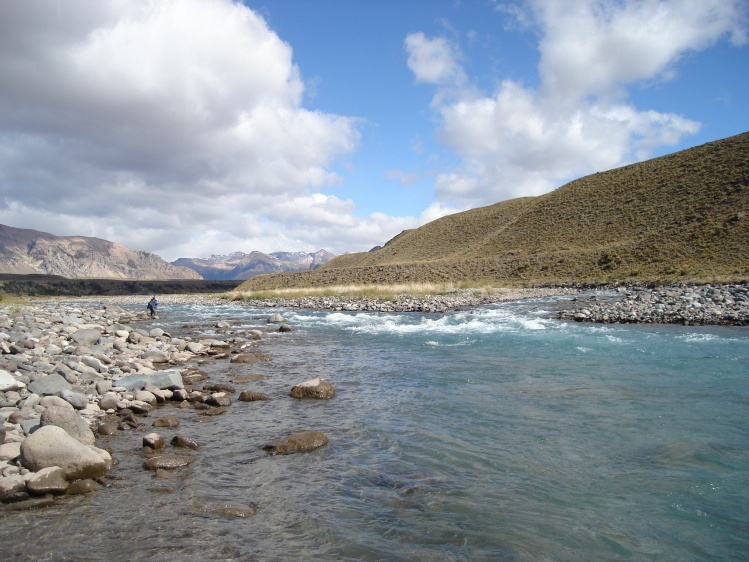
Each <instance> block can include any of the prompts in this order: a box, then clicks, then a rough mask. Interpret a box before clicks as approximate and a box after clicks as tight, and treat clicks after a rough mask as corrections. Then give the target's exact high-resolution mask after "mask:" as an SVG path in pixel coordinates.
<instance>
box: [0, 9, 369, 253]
mask: <svg viewBox="0 0 749 562" xmlns="http://www.w3.org/2000/svg"><path fill="white" fill-rule="evenodd" d="M292 54H293V53H292V49H291V47H290V46H289V45H288V44H286V43H285V42H284V41H282V40H281V39H280V38H279V37H278V36H277V35H276V34H275V33H274V32H273V31H272V30H271V29H269V27H268V25H267V23H266V22H265V20H264V19H263V18H262V17H260V16H259V15H258V14H257V13H255V12H253V11H252V10H250V9H248V8H247V7H245V6H244V5H242V4H240V3H237V2H233V1H232V0H159V1H158V2H152V1H148V0H132V1H123V0H66V1H64V2H62V1H52V0H24V1H23V2H2V3H0V76H2V81H1V82H0V186H1V187H2V190H1V191H0V222H2V223H4V224H11V225H13V226H19V227H28V228H37V229H39V230H46V231H51V232H54V233H55V234H84V235H91V236H100V237H105V238H109V239H112V240H115V241H117V242H119V243H122V244H125V245H127V246H130V247H134V248H137V249H145V250H151V251H156V252H158V253H160V254H161V255H163V256H164V257H167V258H169V259H173V258H176V257H180V256H200V255H201V252H203V251H205V249H208V248H209V246H210V251H211V253H214V252H217V251H230V250H232V249H243V250H250V249H261V250H265V251H274V250H278V249H282V248H283V249H285V248H286V247H284V246H275V244H276V243H278V244H283V243H285V242H287V241H289V240H294V241H295V245H294V246H293V247H292V249H297V248H299V244H300V242H298V241H299V240H303V241H304V242H303V244H304V246H305V247H309V248H310V249H312V248H315V246H317V245H320V246H321V245H323V244H325V245H329V246H328V249H331V250H334V251H335V250H336V247H334V245H333V244H334V242H335V241H334V240H330V239H325V238H322V237H320V236H316V234H315V232H314V231H305V230H304V228H305V227H304V226H302V225H303V224H306V228H313V227H314V226H315V225H317V224H319V222H320V221H323V222H325V221H327V222H329V223H333V224H335V223H338V222H342V223H343V224H349V223H350V222H351V221H352V218H351V216H350V214H347V213H350V212H351V211H352V209H351V205H345V206H343V207H342V206H341V205H340V203H339V202H335V201H334V200H331V201H329V202H327V203H326V202H325V201H324V199H325V196H321V195H319V194H316V192H318V191H320V190H324V189H327V188H330V187H331V186H336V185H337V184H339V183H340V182H341V178H340V177H339V176H338V175H337V174H336V173H335V172H334V171H333V164H334V162H335V161H336V160H337V159H338V158H340V157H342V156H344V155H347V154H349V153H351V152H352V151H354V150H355V149H356V147H357V145H358V143H359V132H358V130H357V119H355V118H352V117H347V116H341V115H334V114H329V113H322V112H318V111H311V110H308V109H305V108H304V107H303V105H302V98H303V93H304V83H303V80H302V78H301V75H300V71H299V69H298V68H297V66H296V65H295V64H294V62H293V58H292ZM318 197H322V198H323V201H322V202H321V203H318V204H314V205H312V206H311V210H312V211H314V212H315V216H316V217H317V218H316V219H315V220H314V221H307V222H306V223H303V221H300V222H299V223H298V226H297V227H293V228H291V229H289V228H284V225H283V224H282V223H280V222H277V221H279V220H281V217H280V215H279V209H283V208H284V207H285V206H286V207H288V206H289V205H297V208H298V209H304V204H305V203H306V202H307V201H308V200H312V201H314V200H316V198H318ZM338 211H341V212H342V213H343V215H340V216H339V215H337V212H338ZM313 223H314V224H313ZM294 229H296V232H293V233H291V234H288V233H287V234H280V233H281V232H282V231H287V232H288V231H289V230H294ZM253 242H258V243H260V244H261V246H262V247H257V248H255V247H251V246H250V244H252V243H253ZM339 242H340V240H339ZM213 243H216V244H217V246H215V247H214V246H211V244H213ZM235 243H236V244H237V245H238V246H239V247H237V246H235V247H233V248H232V247H230V244H235ZM338 246H339V247H341V248H342V247H343V245H342V244H340V243H339V244H338ZM315 249H318V248H315Z"/></svg>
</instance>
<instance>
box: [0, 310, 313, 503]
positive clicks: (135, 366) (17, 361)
mask: <svg viewBox="0 0 749 562" xmlns="http://www.w3.org/2000/svg"><path fill="white" fill-rule="evenodd" d="M174 298H176V297H174ZM170 300H171V299H170V298H167V299H162V302H164V301H170ZM189 300H193V301H202V300H203V299H202V297H197V296H192V297H189ZM13 308H14V309H13V310H9V309H7V308H2V307H0V502H1V503H2V505H3V506H4V509H5V510H20V509H29V508H34V507H40V506H45V505H49V504H51V503H54V502H55V501H56V497H58V496H63V495H71V494H81V493H89V492H92V491H95V490H96V489H97V488H99V487H100V486H102V485H108V482H107V478H108V473H109V471H110V470H111V468H112V466H113V464H115V463H116V462H117V459H116V458H114V459H113V458H112V456H111V455H110V452H111V450H112V449H111V448H110V447H109V446H108V443H109V441H108V440H109V439H111V438H112V436H114V435H117V434H118V433H120V432H141V433H143V434H144V435H143V436H142V445H143V457H144V461H143V468H144V469H145V470H153V471H157V472H158V471H174V470H178V469H179V468H180V467H183V466H187V465H189V464H190V463H192V462H193V460H195V457H194V453H193V451H194V450H197V449H199V448H200V444H199V443H197V442H196V441H195V440H194V439H192V438H191V437H190V436H189V435H179V434H177V435H175V436H174V437H173V439H172V440H171V445H172V449H171V450H170V451H169V453H166V447H167V444H166V443H165V441H164V440H163V439H162V438H161V436H160V435H159V433H158V431H159V430H158V428H160V427H161V428H174V427H177V426H178V425H179V419H177V418H175V417H173V416H166V417H163V418H162V417H158V410H159V408H160V406H162V405H165V404H166V403H169V402H171V403H172V404H174V405H175V406H178V407H179V408H189V409H190V410H195V411H197V413H199V415H200V416H203V417H205V418H206V419H215V418H214V416H219V415H221V414H223V413H225V412H226V411H227V410H228V408H229V407H230V406H231V404H232V394H234V393H235V388H234V386H233V385H231V384H213V383H211V381H209V380H207V375H206V373H205V372H204V371H202V370H201V369H200V368H199V363H201V362H214V361H218V360H220V359H224V360H227V361H231V362H235V361H236V362H237V363H253V362H256V361H266V360H268V359H269V357H268V356H267V355H264V354H260V353H258V349H257V344H258V340H261V339H262V338H263V336H264V335H265V333H267V332H268V331H288V327H287V329H286V330H279V324H278V323H271V320H273V321H274V322H283V319H282V318H278V317H277V316H276V317H275V318H268V319H267V321H266V323H265V324H264V325H263V323H262V322H261V325H259V326H258V327H257V328H251V329H248V328H246V327H245V328H242V330H241V331H238V330H236V329H232V327H231V326H230V325H229V323H227V322H219V323H218V324H217V325H216V326H211V327H210V329H211V331H213V332H215V333H217V334H218V335H217V336H216V337H210V338H209V337H200V336H198V337H176V336H172V335H171V334H169V333H166V332H164V330H162V329H160V328H152V329H149V328H148V318H147V316H146V314H145V310H144V311H143V312H139V313H133V312H128V311H125V310H123V309H122V308H120V307H119V306H116V305H113V304H109V305H103V304H102V305H97V306H90V305H81V304H76V302H75V301H52V302H36V303H35V304H34V305H33V306H31V305H29V306H23V307H20V306H16V307H13ZM281 325H282V326H285V324H281ZM238 382H240V383H241V382H244V381H241V380H240V381H238ZM302 384H304V383H302ZM323 384H327V382H326V381H324V380H321V379H317V380H316V381H311V382H310V381H308V382H307V386H309V387H315V388H316V387H317V386H318V385H323ZM291 396H293V394H291ZM320 397H323V398H324V397H327V396H320ZM264 399H267V397H264V396H261V395H258V394H257V393H251V392H250V393H246V392H245V393H242V394H240V395H239V400H240V401H246V402H250V401H254V400H264ZM154 428H155V429H154ZM318 433H319V432H317V433H316V432H306V433H303V434H301V435H292V436H289V439H291V443H286V442H285V441H282V442H281V444H279V443H277V442H274V443H271V444H270V445H269V447H271V449H268V451H270V452H271V453H273V454H288V453H289V452H298V451H305V450H310V449H313V448H316V447H319V446H322V445H324V444H325V443H326V442H327V438H326V437H325V436H321V435H319V434H318ZM97 445H98V446H97ZM279 451H281V452H279ZM238 509H239V511H241V512H242V513H241V514H240V515H239V516H245V515H250V514H252V512H253V510H252V508H247V509H243V508H238ZM234 515H236V514H234Z"/></svg>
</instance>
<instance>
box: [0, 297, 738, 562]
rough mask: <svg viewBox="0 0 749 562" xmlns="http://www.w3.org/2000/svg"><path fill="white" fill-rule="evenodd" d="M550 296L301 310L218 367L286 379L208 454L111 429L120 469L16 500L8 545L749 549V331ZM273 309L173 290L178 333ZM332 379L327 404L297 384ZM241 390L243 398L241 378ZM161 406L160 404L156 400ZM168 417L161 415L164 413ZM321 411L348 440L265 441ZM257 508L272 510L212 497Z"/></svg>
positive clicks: (134, 549) (466, 551)
mask: <svg viewBox="0 0 749 562" xmlns="http://www.w3.org/2000/svg"><path fill="white" fill-rule="evenodd" d="M553 306H554V303H553V301H551V300H539V301H525V302H522V303H509V304H504V305H496V306H487V307H484V308H480V309H476V310H474V311H473V312H458V313H451V314H447V315H443V316H439V315H421V314H388V315H385V314H362V313H347V312H330V311H325V312H315V311H298V310H282V311H281V312H282V313H283V315H284V316H285V317H286V318H287V319H288V321H289V323H290V325H291V326H293V328H294V331H293V332H291V333H288V334H272V335H269V336H268V337H266V338H264V340H263V341H262V342H261V347H260V348H261V349H262V350H263V351H264V352H265V353H269V354H270V355H272V357H273V360H272V361H271V362H267V363H259V364H253V365H234V364H229V363H228V361H227V360H222V361H218V362H216V363H215V364H213V365H206V366H205V367H203V368H204V369H205V370H206V371H207V372H209V373H210V374H211V377H212V381H214V382H229V380H230V376H231V375H232V374H237V373H244V374H264V375H267V377H268V378H267V379H265V380H261V381H257V382H250V383H247V384H243V385H239V390H242V389H252V390H256V391H260V392H265V393H267V394H269V395H271V397H272V399H271V400H270V401H268V402H253V403H243V402H237V401H235V402H234V404H233V405H232V406H231V408H230V410H229V412H228V413H226V414H224V415H223V416H220V417H217V418H215V420H214V421H212V422H201V421H198V420H199V418H198V416H197V413H196V412H195V411H194V410H181V409H178V408H176V407H174V406H167V407H163V408H161V409H160V410H159V411H158V413H154V414H152V416H151V418H153V417H154V415H158V416H166V415H175V416H177V417H179V418H180V419H181V420H182V424H181V426H180V427H179V428H176V429H160V430H159V432H160V433H161V434H162V435H163V436H164V437H165V439H166V440H167V441H168V440H170V439H171V437H172V435H174V434H176V433H180V434H184V435H189V436H191V437H194V438H195V439H197V440H198V441H199V442H201V443H203V444H204V447H203V448H202V449H201V450H200V451H199V452H197V453H194V456H195V457H196V458H197V460H196V461H195V462H194V464H192V466H191V467H189V468H188V469H183V470H181V471H179V472H177V473H176V474H175V475H174V476H172V477H171V478H164V479H161V478H155V477H154V475H153V473H151V472H147V471H145V470H143V469H142V468H141V463H142V460H143V458H142V455H141V452H140V443H141V438H142V435H143V434H145V433H146V432H147V431H133V432H129V433H121V434H120V435H118V436H116V437H114V438H112V439H111V440H110V441H108V442H104V441H100V443H99V444H100V445H107V444H108V445H110V446H111V447H112V449H113V452H114V456H115V457H116V458H117V459H118V460H119V465H118V466H117V467H116V468H115V469H114V470H113V472H112V475H113V476H114V477H115V478H116V479H117V480H116V481H115V483H116V484H117V485H116V486H113V487H110V488H106V489H101V490H99V491H98V492H97V493H96V494H93V495H90V496H86V497H74V498H65V499H64V500H63V501H61V502H60V503H59V505H58V506H55V507H52V508H48V509H43V510H36V511H29V512H23V513H13V514H9V513H2V512H0V517H1V518H2V519H1V520H0V539H1V541H0V558H2V559H15V560H23V559H34V560H37V559H39V560H70V559H74V560H110V561H111V560H200V559H210V560H291V559H305V560H334V559H335V560H440V561H441V560H612V559H643V560H651V559H653V560H655V559H657V560H715V559H722V560H732V559H735V560H739V559H746V558H747V557H749V415H748V414H749V330H747V329H746V328H688V327H675V326H596V325H583V324H575V323H561V322H558V321H556V320H554V319H552V314H551V313H550V311H551V309H552V308H553ZM271 312H275V311H270V310H259V309H251V308H248V307H242V306H240V305H223V306H183V307H176V306H172V307H166V308H165V310H163V311H162V313H161V319H160V320H159V321H156V322H155V323H153V324H150V326H154V325H157V326H160V327H163V328H165V329H167V330H168V331H169V332H170V333H172V335H175V336H176V335H180V334H181V333H185V332H188V331H191V330H192V331H193V332H194V331H195V329H194V328H187V327H186V326H185V325H188V324H189V325H193V326H194V325H200V326H201V327H202V328H201V329H200V330H198V331H200V332H202V333H203V334H206V335H209V334H211V333H213V330H212V328H211V327H212V326H213V325H214V324H215V323H216V322H217V321H218V320H225V319H228V320H229V321H230V322H231V323H232V325H233V327H234V329H238V330H242V329H249V328H251V327H258V326H259V327H262V328H263V329H265V328H266V327H267V326H266V324H265V323H264V319H265V318H266V317H267V315H268V314H270V313H271ZM314 377H324V378H327V379H329V380H330V381H331V382H332V383H333V384H334V386H335V387H336V391H337V395H336V397H335V398H333V399H332V400H329V401H314V400H301V401H300V400H294V399H292V398H290V397H289V396H288V392H289V390H290V388H291V387H292V386H293V385H294V384H296V383H298V382H301V381H304V380H307V379H311V378H314ZM235 399H236V395H235ZM146 419H148V418H146ZM146 429H147V430H148V431H150V430H151V428H146ZM302 429H316V430H321V431H324V432H325V433H327V434H328V436H329V438H330V443H329V445H328V446H326V447H324V448H323V449H319V450H317V451H314V452H312V453H307V454H296V455H289V456H285V457H266V456H265V455H264V454H263V453H262V450H261V447H262V445H263V444H265V443H267V442H268V441H271V440H273V439H276V438H278V437H282V436H284V435H287V434H289V433H291V432H294V431H297V430H302ZM225 504H232V505H237V506H246V507H249V506H252V505H253V504H254V505H256V506H257V508H258V511H257V514H256V515H254V516H252V517H245V518H237V517H228V516H219V515H214V514H211V513H210V510H211V509H212V508H214V507H217V506H222V505H225Z"/></svg>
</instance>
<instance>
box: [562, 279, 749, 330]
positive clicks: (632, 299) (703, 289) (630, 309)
mask: <svg viewBox="0 0 749 562" xmlns="http://www.w3.org/2000/svg"><path fill="white" fill-rule="evenodd" d="M573 303H574V306H573V307H572V308H569V309H566V310H562V311H561V312H560V313H559V318H560V319H562V320H575V321H577V322H599V323H622V324H626V323H646V324H683V325H688V326H699V325H727V326H745V325H749V286H747V285H709V284H708V285H699V286H686V285H670V286H659V287H639V286H625V287H618V288H617V289H616V290H615V292H614V293H613V294H611V295H608V294H606V295H603V296H602V295H593V296H591V297H588V298H580V299H574V301H573Z"/></svg>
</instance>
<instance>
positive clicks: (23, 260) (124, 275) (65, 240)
mask: <svg viewBox="0 0 749 562" xmlns="http://www.w3.org/2000/svg"><path fill="white" fill-rule="evenodd" d="M0 273H13V274H22V275H23V274H34V273H41V274H47V275H60V276H62V277H66V278H68V279H200V275H199V274H197V273H196V272H195V271H193V270H192V269H189V268H186V267H177V266H174V265H172V264H170V263H169V262H167V261H164V260H163V259H161V258H160V257H159V256H157V255H156V254H151V253H149V252H139V251H136V250H130V249H128V248H125V247H124V246H120V245H119V244H115V243H114V242H109V241H107V240H102V239H101V238H89V237H86V236H55V235H54V234H49V233H47V232H39V231H38V230H31V229H27V228H13V227H11V226H5V225H2V224H0Z"/></svg>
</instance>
